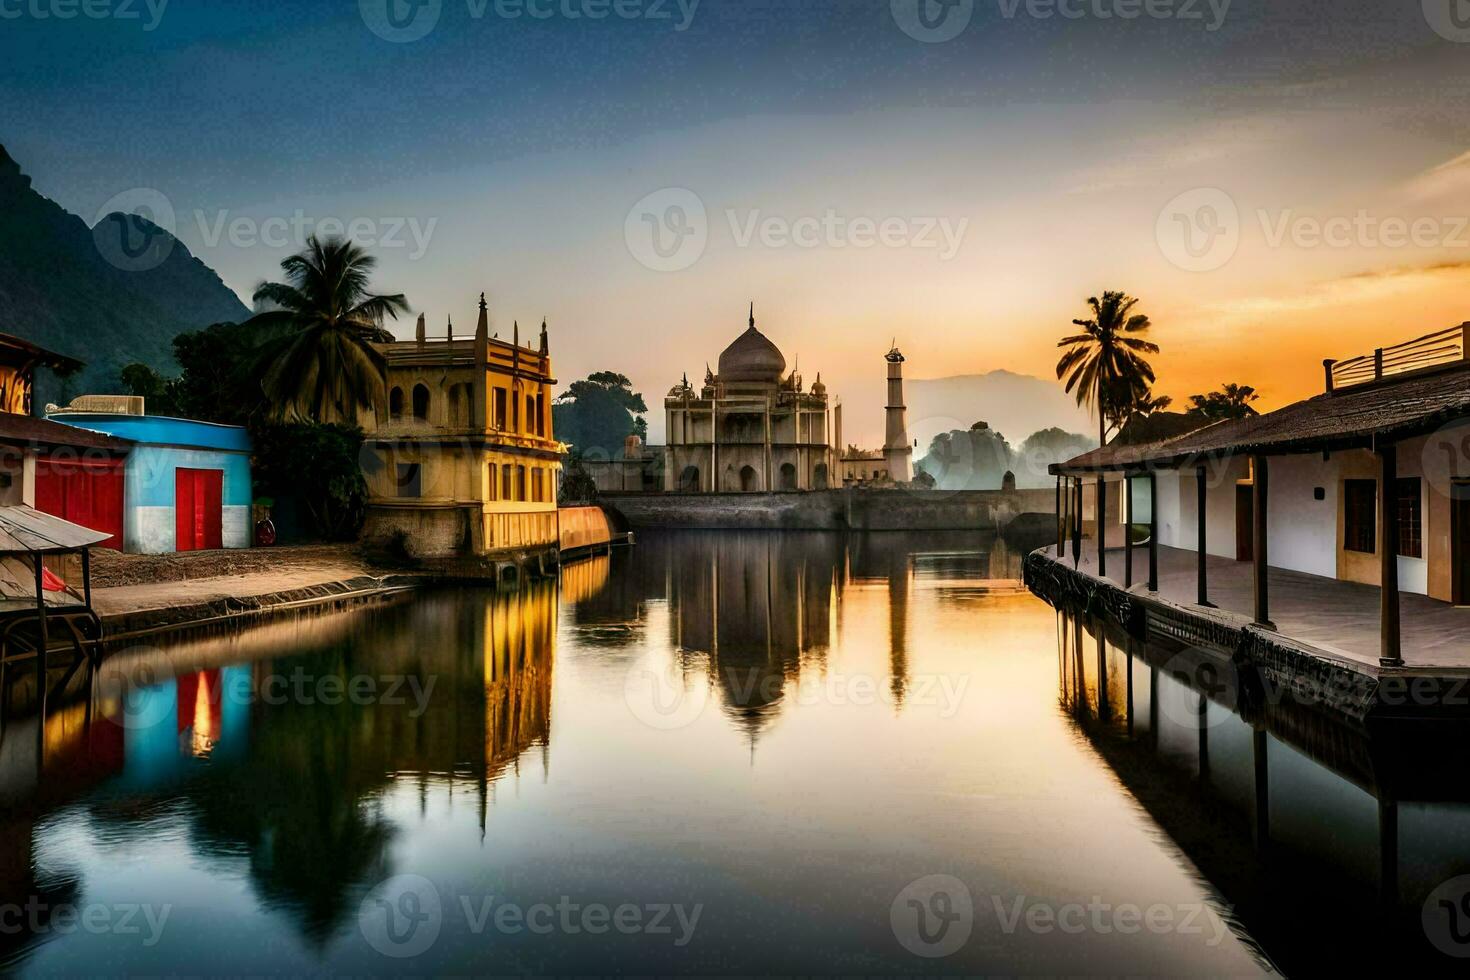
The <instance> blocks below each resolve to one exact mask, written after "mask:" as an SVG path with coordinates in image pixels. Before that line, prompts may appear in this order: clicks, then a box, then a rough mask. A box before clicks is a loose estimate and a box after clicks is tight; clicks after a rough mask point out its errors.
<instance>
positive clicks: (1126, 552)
mask: <svg viewBox="0 0 1470 980" xmlns="http://www.w3.org/2000/svg"><path fill="white" fill-rule="evenodd" d="M1119 504H1120V506H1122V507H1123V508H1124V513H1125V514H1127V516H1128V520H1126V521H1124V522H1123V588H1125V589H1131V588H1133V474H1132V473H1129V474H1126V475H1125V476H1124V477H1123V499H1122V500H1121V501H1119Z"/></svg>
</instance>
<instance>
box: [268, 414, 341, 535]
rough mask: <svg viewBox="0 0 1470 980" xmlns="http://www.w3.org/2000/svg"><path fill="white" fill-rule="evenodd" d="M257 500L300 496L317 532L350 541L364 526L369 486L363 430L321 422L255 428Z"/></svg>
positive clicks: (273, 423) (291, 423) (279, 423)
mask: <svg viewBox="0 0 1470 980" xmlns="http://www.w3.org/2000/svg"><path fill="white" fill-rule="evenodd" d="M251 438H252V440H253V441H254V443H255V457H254V462H255V493H256V496H257V497H272V498H278V497H295V498H297V499H298V500H299V501H300V502H301V504H302V506H304V507H305V508H306V511H307V513H308V514H310V516H311V520H312V523H313V524H314V525H315V527H316V530H317V533H318V534H320V535H321V536H322V537H324V538H326V539H328V540H331V541H350V540H352V539H353V538H355V537H356V536H357V532H358V531H359V530H360V529H361V528H362V522H363V518H364V517H365V515H366V506H367V482H366V481H365V480H364V479H363V476H362V464H361V453H362V431H361V430H360V429H357V428H355V427H352V426H345V425H336V424H330V423H322V422H265V421H261V422H259V423H257V424H256V425H254V426H252V427H251Z"/></svg>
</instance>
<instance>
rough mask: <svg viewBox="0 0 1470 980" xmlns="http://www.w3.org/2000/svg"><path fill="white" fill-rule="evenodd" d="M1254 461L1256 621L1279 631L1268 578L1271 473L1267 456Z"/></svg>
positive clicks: (1258, 457) (1253, 532)
mask: <svg viewBox="0 0 1470 980" xmlns="http://www.w3.org/2000/svg"><path fill="white" fill-rule="evenodd" d="M1253 461H1254V464H1255V471H1256V482H1255V485H1254V486H1253V487H1252V488H1251V490H1252V493H1253V494H1254V496H1255V506H1254V507H1253V508H1252V510H1253V511H1254V512H1255V526H1254V527H1253V528H1252V529H1251V534H1252V536H1253V538H1254V546H1253V547H1252V549H1251V550H1252V551H1253V552H1254V558H1255V568H1254V572H1255V576H1254V584H1255V600H1256V602H1255V605H1256V615H1255V622H1256V625H1257V626H1264V627H1266V628H1268V629H1275V628H1276V626H1275V624H1274V623H1272V622H1271V594H1270V589H1269V584H1270V583H1269V581H1268V578H1267V569H1268V568H1269V567H1270V557H1271V556H1270V555H1269V554H1267V544H1268V542H1267V540H1266V539H1267V535H1266V527H1267V522H1268V518H1269V516H1270V515H1269V514H1268V513H1267V507H1268V506H1269V502H1270V496H1271V494H1270V480H1271V471H1270V465H1269V464H1268V463H1267V462H1266V457H1265V456H1256V457H1254V459H1253Z"/></svg>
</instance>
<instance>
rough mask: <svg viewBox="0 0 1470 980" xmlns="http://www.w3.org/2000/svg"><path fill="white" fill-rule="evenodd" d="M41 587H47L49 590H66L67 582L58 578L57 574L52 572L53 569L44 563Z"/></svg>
mask: <svg viewBox="0 0 1470 980" xmlns="http://www.w3.org/2000/svg"><path fill="white" fill-rule="evenodd" d="M41 588H43V589H45V590H46V591H47V592H65V591H66V583H65V582H63V581H62V580H61V579H59V578H57V577H56V576H55V575H53V574H51V569H49V568H47V567H46V566H44V565H42V566H41Z"/></svg>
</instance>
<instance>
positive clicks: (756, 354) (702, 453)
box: [664, 304, 835, 493]
mask: <svg viewBox="0 0 1470 980" xmlns="http://www.w3.org/2000/svg"><path fill="white" fill-rule="evenodd" d="M718 363H719V370H718V372H716V371H711V370H709V368H708V366H706V368H705V376H704V384H703V386H701V387H700V388H699V389H698V390H696V389H695V387H694V386H693V385H692V384H690V383H689V380H688V378H687V376H686V377H685V379H684V380H683V381H681V382H680V383H679V384H677V385H675V386H674V388H673V389H672V390H670V391H669V395H668V397H667V398H666V399H664V412H665V415H666V421H667V429H666V432H667V433H668V439H667V445H666V446H665V448H664V454H665V458H664V489H665V490H669V491H683V492H685V493H717V492H730V491H736V492H739V491H744V492H758V491H778V490H786V491H798V490H825V489H827V488H828V486H829V485H831V482H832V480H831V474H832V473H833V471H834V469H835V465H834V460H833V457H832V446H833V445H834V444H835V440H834V439H833V438H832V418H831V414H830V412H829V409H828V403H827V386H826V385H824V384H822V378H821V375H818V376H817V380H816V382H815V383H814V384H813V385H812V387H811V390H810V391H807V390H805V389H804V387H803V383H802V378H801V374H800V372H799V371H798V370H796V369H793V370H791V371H790V372H789V373H788V372H787V370H786V356H785V355H784V354H782V353H781V349H780V348H779V347H777V346H776V345H775V344H774V343H772V342H771V340H770V338H769V337H767V336H766V335H765V334H763V333H761V332H760V331H759V330H757V329H756V328H755V306H754V304H752V305H751V310H750V323H749V326H748V328H747V329H746V331H745V332H744V333H742V334H741V335H740V336H738V337H736V338H735V340H734V342H732V343H731V344H730V346H729V347H726V348H725V350H724V351H723V352H722V353H721V354H720V359H719V362H718Z"/></svg>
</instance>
